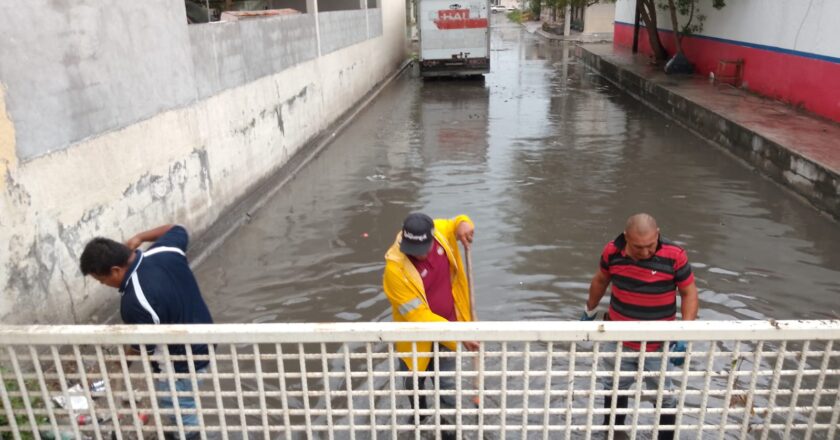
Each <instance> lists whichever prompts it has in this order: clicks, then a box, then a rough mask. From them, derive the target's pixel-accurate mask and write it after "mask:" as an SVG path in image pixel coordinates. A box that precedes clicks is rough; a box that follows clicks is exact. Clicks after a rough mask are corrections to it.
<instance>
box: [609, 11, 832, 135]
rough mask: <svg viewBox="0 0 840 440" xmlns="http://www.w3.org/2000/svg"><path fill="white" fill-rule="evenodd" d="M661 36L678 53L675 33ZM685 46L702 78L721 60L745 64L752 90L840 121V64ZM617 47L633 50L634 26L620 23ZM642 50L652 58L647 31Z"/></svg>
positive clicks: (696, 41) (701, 44)
mask: <svg viewBox="0 0 840 440" xmlns="http://www.w3.org/2000/svg"><path fill="white" fill-rule="evenodd" d="M659 35H660V37H661V38H662V44H664V45H665V48H666V49H667V50H668V51H669V52H671V53H673V52H674V34H673V33H672V32H660V34H659ZM682 41H683V49H684V50H685V53H686V56H688V58H689V59H690V60H691V62H693V63H694V64H695V67H696V68H697V71H698V73H700V74H701V75H708V74H709V72H714V71H716V70H717V66H718V61H719V60H721V59H738V58H740V59H743V60H744V76H743V80H744V81H746V83H747V86H748V88H749V89H750V90H752V91H754V92H757V93H760V94H762V95H765V96H768V97H771V98H774V99H780V100H782V101H785V102H787V103H789V104H792V105H795V106H801V107H803V108H805V109H806V110H808V111H811V112H814V113H816V114H818V115H822V116H825V117H827V118H829V119H833V120H835V121H838V122H840V63H833V62H830V61H825V60H821V59H815V58H808V57H804V56H798V55H793V54H789V53H782V52H775V51H772V50H764V49H758V48H754V47H746V46H741V45H738V44H732V43H726V42H723V41H717V40H710V39H707V38H699V37H694V36H686V37H684V38H683V40H682ZM614 44H615V45H616V46H621V47H631V46H632V45H633V26H632V25H627V24H625V23H615V35H614ZM639 51H640V52H642V53H645V54H648V55H650V54H651V53H652V52H651V50H650V44H648V38H647V30H646V29H645V28H644V27H642V28H641V31H640V33H639Z"/></svg>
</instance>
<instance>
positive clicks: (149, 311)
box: [120, 226, 213, 373]
mask: <svg viewBox="0 0 840 440" xmlns="http://www.w3.org/2000/svg"><path fill="white" fill-rule="evenodd" d="M188 244H189V234H188V233H187V230H186V229H184V228H183V227H182V226H173V227H172V229H170V230H169V231H167V232H166V234H164V235H163V236H162V237H160V239H158V240H157V241H156V242H155V243H154V244H153V245H152V246H151V247H150V248H149V249H148V250H146V251H145V252H141V251H140V250H137V251H135V252H136V253H135V260H134V263H133V264H132V266H131V268H130V269H129V271H128V273H127V274H126V276H125V279H123V282H122V285H121V286H120V292H122V300H121V302H120V315H122V320H123V322H125V323H126V324H212V323H213V317H212V316H210V310H209V309H208V308H207V304H206V303H205V302H204V298H202V297H201V291H200V290H199V289H198V283H197V282H196V280H195V276H194V275H193V273H192V270H191V269H190V266H189V263H188V262H187V257H186V252H187V245H188ZM192 352H193V355H206V354H207V345H193V346H192ZM169 353H170V354H171V355H173V356H178V355H185V354H186V348H185V347H184V346H183V345H170V346H169ZM207 364H208V361H206V360H196V361H195V368H196V370H197V369H200V368H203V367H205V366H206V365H207ZM174 365H175V371H176V372H178V373H185V372H188V371H189V366H188V365H187V362H185V361H176V362H174ZM155 369H156V370H157V365H155Z"/></svg>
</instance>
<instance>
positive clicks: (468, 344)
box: [462, 341, 480, 351]
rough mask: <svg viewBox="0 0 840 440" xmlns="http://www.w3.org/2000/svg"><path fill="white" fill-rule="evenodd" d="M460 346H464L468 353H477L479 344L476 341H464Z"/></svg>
mask: <svg viewBox="0 0 840 440" xmlns="http://www.w3.org/2000/svg"><path fill="white" fill-rule="evenodd" d="M462 344H464V348H466V349H467V350H469V351H478V349H479V347H480V344H479V343H478V342H476V341H464V342H462Z"/></svg>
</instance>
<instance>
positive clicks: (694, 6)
mask: <svg viewBox="0 0 840 440" xmlns="http://www.w3.org/2000/svg"><path fill="white" fill-rule="evenodd" d="M699 3H700V0H674V6H675V8H676V11H677V13H678V14H680V15H681V16H682V17H687V18H686V22H685V23H683V24H682V25H681V26H680V29H679V31H680V34H682V35H691V34H697V33H700V32H703V22H705V21H706V16H705V15H703V13H702V11H701V10H700V6H699ZM724 6H726V0H712V7H714V8H715V9H722V8H723V7H724ZM657 7H658V8H659V9H661V10H663V11H668V9H669V5H668V2H667V1H664V0H658V3H657ZM695 20H696V21H695Z"/></svg>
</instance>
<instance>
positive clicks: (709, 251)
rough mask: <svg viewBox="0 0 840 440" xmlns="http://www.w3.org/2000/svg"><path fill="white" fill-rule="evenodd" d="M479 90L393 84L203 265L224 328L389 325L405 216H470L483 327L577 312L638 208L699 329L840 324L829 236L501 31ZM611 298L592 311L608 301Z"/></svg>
mask: <svg viewBox="0 0 840 440" xmlns="http://www.w3.org/2000/svg"><path fill="white" fill-rule="evenodd" d="M492 47H493V52H492V66H493V71H492V73H491V74H489V75H487V76H486V80H485V81H483V82H481V81H427V82H424V81H422V80H421V79H418V78H413V77H412V76H411V75H410V74H409V73H405V74H403V75H402V76H401V77H399V78H398V79H397V80H396V81H395V82H394V83H392V84H391V85H389V86H388V87H387V88H386V89H385V90H384V92H383V93H382V94H381V95H380V96H379V97H378V98H377V99H376V100H375V101H374V102H373V104H372V105H371V106H370V107H369V108H367V109H366V110H365V111H364V112H363V113H362V114H361V115H360V116H359V117H358V119H357V120H356V121H354V123H353V124H351V126H350V127H349V128H347V129H346V130H345V131H344V132H342V133H340V134H339V135H338V136H336V138H335V141H334V142H333V143H332V145H330V146H328V147H327V149H326V150H325V151H324V152H323V153H322V154H321V155H320V156H318V157H317V158H316V159H314V160H313V161H312V162H311V163H310V164H309V165H308V166H306V167H305V169H303V170H302V171H301V172H300V173H299V175H297V176H296V177H295V178H294V180H292V181H291V182H289V183H288V185H287V186H286V187H284V188H283V189H281V190H280V191H279V192H278V194H277V195H276V196H275V197H274V198H272V199H271V200H270V201H269V202H268V203H266V204H265V205H264V206H263V207H262V208H261V209H260V210H258V211H257V212H254V213H252V218H251V221H250V222H249V223H248V224H246V225H244V226H242V227H241V228H240V229H239V230H237V231H236V232H235V233H234V234H233V235H232V236H231V237H230V238H229V239H228V240H227V241H226V242H225V243H224V244H223V245H222V246H221V247H220V248H219V249H218V250H217V251H216V252H215V253H214V254H213V255H212V256H210V257H209V258H208V259H207V260H206V261H205V262H204V263H203V264H201V265H200V266H199V267H198V268H197V269H196V274H197V277H198V279H199V282H200V284H201V287H202V291H203V292H204V295H205V297H206V299H207V300H208V303H209V305H210V308H211V310H212V311H213V315H214V318H215V319H216V320H217V322H308V321H314V322H328V321H387V320H390V319H391V318H390V307H389V304H388V302H387V300H386V299H385V296H384V294H383V293H382V286H381V278H382V269H383V267H384V260H383V255H384V253H385V251H386V250H387V248H388V246H389V245H390V244H391V243H392V242H393V240H394V237H395V235H396V233H397V231H398V230H399V228H400V225H401V221H402V219H403V218H404V217H405V215H406V214H408V213H409V212H411V211H424V212H426V213H428V214H430V215H432V216H436V217H444V216H446V217H449V216H455V215H456V214H461V213H464V214H468V215H470V216H471V217H472V218H473V220H474V221H475V224H476V238H475V240H476V241H475V246H474V251H473V259H474V266H475V282H476V298H477V301H476V303H477V312H478V315H479V316H480V317H481V319H482V320H521V319H528V320H534V319H537V320H540V319H541V320H565V319H577V318H578V316H579V315H580V313H581V310H582V307H583V303H584V300H585V297H586V294H587V288H588V283H589V279H590V277H591V276H592V274H593V273H594V271H595V270H596V268H597V261H598V255H599V253H600V251H601V249H602V247H603V245H604V244H605V243H606V242H607V241H608V240H611V239H612V238H614V237H615V236H616V235H617V234H618V233H619V232H620V231H621V229H622V226H623V222H624V220H625V218H626V217H627V216H628V215H630V214H632V213H635V212H639V211H645V212H649V213H651V214H653V215H654V216H655V217H656V218H657V219H658V220H659V223H660V227H661V229H662V233H663V235H664V236H666V237H668V238H670V239H671V240H674V241H676V242H678V243H679V244H681V245H683V246H684V247H685V248H686V249H687V250H688V252H689V258H690V261H691V263H692V265H693V267H694V270H695V274H696V276H697V284H698V288H699V289H700V300H701V312H700V319H711V320H717V319H764V318H775V319H790V318H809V319H810V318H814V319H820V318H836V317H838V316H840V301H838V297H840V247H838V246H837V243H840V228H838V225H837V223H835V222H833V221H831V220H829V219H826V218H825V217H823V216H822V215H819V214H818V213H817V212H816V211H815V210H814V209H812V208H811V207H810V206H808V205H807V204H805V203H803V202H802V201H800V200H798V199H796V198H795V197H794V196H792V195H791V194H790V193H788V192H787V191H785V190H783V189H781V188H780V187H778V186H777V185H775V184H773V183H771V182H770V181H768V180H766V179H764V178H762V177H761V176H759V175H758V174H757V173H756V172H755V171H754V170H752V169H750V168H748V167H746V166H744V165H743V164H741V163H739V162H737V161H736V160H735V159H733V158H732V157H731V156H729V155H727V154H726V153H723V152H722V151H720V150H718V149H716V148H714V147H712V146H710V145H709V144H707V143H705V142H704V141H702V140H701V139H699V138H698V137H696V136H695V135H693V134H692V133H690V132H688V131H687V130H685V129H683V128H681V127H679V126H677V125H675V124H674V123H672V122H670V121H668V120H665V119H663V118H662V117H661V116H660V115H659V114H658V113H656V112H654V111H652V110H650V109H649V108H647V107H645V106H644V105H643V104H641V103H640V102H638V101H636V100H635V99H633V98H632V97H630V96H628V95H626V94H625V93H623V92H621V91H620V90H618V89H616V88H615V87H613V86H612V85H610V84H608V83H607V82H606V81H604V80H602V79H601V78H599V77H598V76H596V75H594V74H593V73H592V72H591V71H589V70H587V69H586V68H585V67H584V66H583V65H582V64H581V63H580V62H579V60H577V59H576V58H574V57H573V56H572V55H571V54H570V50H569V48H567V47H564V46H562V45H559V44H556V43H554V44H552V43H549V42H546V41H543V40H540V39H539V38H537V37H535V36H533V35H530V34H528V33H526V32H524V31H523V30H522V28H521V27H518V26H515V25H511V24H499V23H497V26H496V27H495V29H494V31H493V36H492ZM606 303H607V300H606V299H604V300H603V301H602V307H605V305H606Z"/></svg>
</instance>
